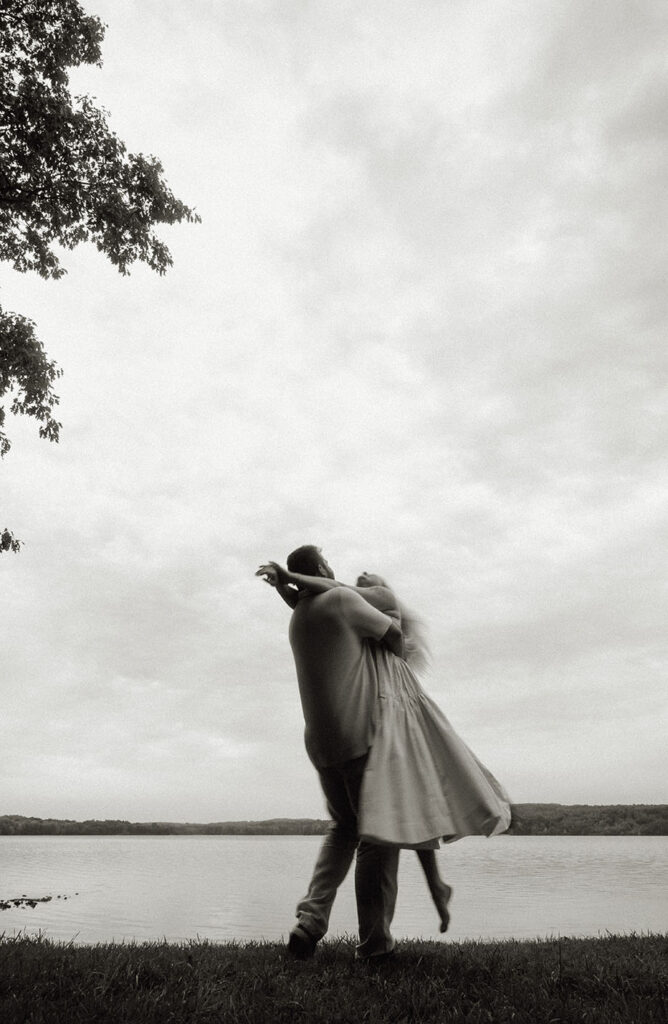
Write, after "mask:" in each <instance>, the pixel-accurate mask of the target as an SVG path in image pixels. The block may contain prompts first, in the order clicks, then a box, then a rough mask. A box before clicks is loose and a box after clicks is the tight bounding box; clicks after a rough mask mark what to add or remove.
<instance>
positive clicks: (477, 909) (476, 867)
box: [0, 836, 668, 943]
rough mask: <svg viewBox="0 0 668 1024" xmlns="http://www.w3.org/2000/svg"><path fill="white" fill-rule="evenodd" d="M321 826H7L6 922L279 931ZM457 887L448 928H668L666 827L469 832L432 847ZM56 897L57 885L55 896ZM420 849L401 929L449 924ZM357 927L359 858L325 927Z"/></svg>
mask: <svg viewBox="0 0 668 1024" xmlns="http://www.w3.org/2000/svg"><path fill="white" fill-rule="evenodd" d="M319 843H320V837H319V836H0V901H1V900H3V899H4V900H7V899H11V898H15V897H20V896H23V895H26V896H29V897H33V898H34V897H43V896H52V897H53V899H52V900H51V901H50V902H48V903H38V904H37V905H36V906H35V907H24V908H12V909H10V910H4V911H0V934H1V933H2V932H3V931H4V933H5V934H6V935H14V934H17V933H18V932H21V931H22V932H24V933H26V934H35V933H37V932H40V931H41V932H42V933H43V934H44V935H46V936H47V937H48V938H52V939H58V940H65V941H70V940H73V941H75V942H77V943H95V942H110V941H117V942H118V941H130V940H132V939H135V940H137V941H142V940H155V939H162V938H165V939H167V940H168V941H171V942H178V941H183V940H188V939H197V938H198V937H199V938H201V939H204V938H206V939H210V940H212V941H226V940H230V939H238V940H249V939H267V940H271V941H279V940H281V939H285V938H286V936H287V934H288V931H289V930H290V927H291V926H292V924H293V921H294V907H295V904H296V903H297V900H298V899H299V898H300V897H301V896H302V895H303V894H304V891H305V889H306V885H307V882H308V879H309V876H310V872H311V868H312V866H313V862H314V860H315V856H316V852H317V849H318V846H319ZM437 856H438V859H439V864H440V868H441V873H442V874H443V876H444V878H445V879H446V880H447V881H448V882H449V883H450V884H451V885H452V886H453V887H454V896H453V899H452V903H451V925H450V929H449V931H448V933H447V936H446V937H445V938H444V941H448V940H450V939H454V940H462V939H479V938H480V939H507V938H517V939H528V938H546V937H554V936H559V935H563V936H566V935H571V936H585V935H593V936H596V935H603V934H605V933H606V932H613V933H622V932H626V933H628V932H636V933H646V932H665V931H666V930H668V837H665V836H498V837H496V838H493V839H485V838H483V837H479V836H473V837H470V838H467V839H462V840H460V841H459V842H457V843H453V844H452V845H450V846H445V847H443V848H442V849H441V851H440V852H439V853H438V855H437ZM57 897H60V899H58V898H57ZM437 923H438V922H437V916H436V912H435V910H434V908H433V907H432V904H431V902H430V899H429V894H428V892H427V888H426V885H425V883H424V880H423V876H422V873H421V870H420V867H419V864H418V859H417V856H416V855H415V854H414V853H412V852H411V851H408V850H405V851H403V852H402V854H401V861H400V866H399V898H398V901H397V910H396V914H395V918H394V924H393V931H394V934H395V936H396V937H397V938H420V937H423V938H431V939H436V938H443V937H440V936H439V933H438V928H437ZM355 931H356V913H355V895H354V888H353V872H352V871H351V872H350V874H349V876H348V878H347V879H346V881H345V883H344V885H343V886H342V888H341V890H340V891H339V894H338V896H337V900H336V903H335V905H334V910H333V912H332V918H331V927H330V936H334V935H337V934H339V935H341V934H354V933H355Z"/></svg>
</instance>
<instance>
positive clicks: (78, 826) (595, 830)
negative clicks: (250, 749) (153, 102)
mask: <svg viewBox="0 0 668 1024" xmlns="http://www.w3.org/2000/svg"><path fill="white" fill-rule="evenodd" d="M512 811H513V817H512V823H511V826H510V828H509V829H508V831H507V832H506V833H505V835H516V836H585V835H597V836H599V835H603V836H665V835H668V804H513V807H512ZM327 825H328V821H326V820H323V819H321V818H271V819H268V820H264V821H218V822H208V823H204V824H198V823H192V822H182V823H181V822H171V821H144V822H132V821H121V820H115V819H114V820H110V819H106V820H98V819H89V820H86V821H72V820H70V819H60V818H34V817H26V816H24V815H20V814H6V815H1V816H0V836H20V835H24V836H45V835H70V836H80V835H214V836H215V835H322V834H323V833H324V832H325V830H326V828H327Z"/></svg>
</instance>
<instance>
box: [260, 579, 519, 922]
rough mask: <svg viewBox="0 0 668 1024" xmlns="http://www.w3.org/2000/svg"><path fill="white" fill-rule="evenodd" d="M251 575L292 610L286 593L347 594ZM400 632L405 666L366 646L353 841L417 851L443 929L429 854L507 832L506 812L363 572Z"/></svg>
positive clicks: (365, 587) (405, 618)
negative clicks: (368, 711)
mask: <svg viewBox="0 0 668 1024" xmlns="http://www.w3.org/2000/svg"><path fill="white" fill-rule="evenodd" d="M256 575H258V576H264V577H265V579H266V580H267V582H268V583H271V585H272V586H275V587H276V589H277V590H278V592H279V594H280V595H281V597H282V598H283V600H284V601H285V602H286V603H287V604H288V605H290V607H292V608H294V606H295V604H296V602H297V600H298V593H297V590H296V589H294V587H299V588H306V589H307V590H310V591H311V592H312V593H323V592H324V591H325V590H329V589H331V588H332V587H341V586H346V584H344V583H340V582H339V581H338V580H333V579H329V578H327V577H323V576H303V575H301V574H299V573H292V572H289V571H288V570H286V569H283V568H282V567H281V566H279V565H278V564H277V563H275V562H270V563H268V564H266V565H262V566H260V568H259V569H258V571H257V573H256ZM352 589H354V590H356V591H357V592H358V593H360V594H361V595H362V596H363V597H364V598H365V600H367V601H369V603H370V604H372V605H374V607H376V608H378V609H379V610H380V611H383V612H385V614H386V615H389V616H390V617H391V618H393V619H394V620H395V621H396V622H397V623H398V624H399V625H401V628H402V631H403V633H404V645H405V657H404V658H400V657H397V655H395V654H393V653H392V652H391V651H389V650H388V649H387V648H386V647H384V646H383V645H382V644H380V643H372V644H371V647H372V653H373V657H374V658H375V660H376V665H377V669H378V681H379V698H380V708H381V711H380V715H379V722H378V727H377V731H376V735H375V737H374V742H373V745H372V747H371V751H370V754H369V760H368V762H367V766H366V769H365V774H364V781H363V783H362V790H361V794H360V812H359V830H360V835H361V836H362V837H363V838H364V839H367V840H369V841H371V842H377V843H391V844H392V845H396V846H400V847H406V848H409V849H416V850H417V853H418V856H419V858H420V863H421V865H422V868H423V871H424V873H425V876H426V879H427V884H428V886H429V890H430V893H431V895H432V899H433V900H434V903H435V904H436V907H437V909H438V912H439V917H440V919H441V923H440V929H441V931H445V930H446V929H447V926H448V921H449V913H448V909H447V904H448V901H449V899H450V896H451V893H452V890H451V888H450V886H448V885H447V884H446V883H445V882H443V880H442V879H441V877H440V875H439V872H438V867H437V864H436V857H435V854H434V850H435V849H437V848H438V846H439V839H440V838H442V839H443V840H444V841H445V842H454V841H455V840H456V839H460V838H461V837H462V836H465V835H487V836H490V835H495V834H497V833H499V832H503V831H505V830H506V829H507V828H508V826H509V825H510V817H511V816H510V804H509V802H508V797H507V795H506V793H505V792H504V790H503V788H502V787H501V786H500V785H499V783H498V782H497V781H496V779H495V778H494V776H493V775H492V774H491V773H490V772H489V771H488V770H487V769H486V768H485V766H484V765H483V764H481V762H480V761H479V760H478V759H477V758H476V757H475V755H474V754H473V752H472V751H471V750H469V748H468V747H467V746H466V744H465V743H464V742H463V740H461V739H460V737H459V736H458V735H457V733H456V732H455V730H454V729H453V728H452V726H451V725H450V723H449V722H448V720H447V719H446V717H445V715H444V714H443V713H442V712H441V710H440V708H439V707H438V706H437V705H436V704H435V703H434V701H432V700H431V698H430V697H428V696H427V694H426V693H425V691H424V690H423V689H422V687H421V686H420V683H419V682H418V679H417V676H416V675H415V669H420V668H421V667H424V665H425V664H426V662H427V660H428V659H427V648H426V643H425V641H424V638H423V635H422V631H421V629H420V626H419V622H418V620H417V619H416V618H415V617H414V616H413V615H412V614H411V613H410V612H408V611H407V609H406V608H404V607H403V606H402V605H401V604H400V602H399V601H398V600H397V598H396V596H395V594H394V593H393V591H392V590H391V589H390V588H389V587H388V586H387V584H386V583H385V581H384V580H383V579H382V578H381V577H380V576H375V575H372V574H370V573H366V572H365V573H362V575H361V576H359V577H358V579H357V586H356V587H354V588H352Z"/></svg>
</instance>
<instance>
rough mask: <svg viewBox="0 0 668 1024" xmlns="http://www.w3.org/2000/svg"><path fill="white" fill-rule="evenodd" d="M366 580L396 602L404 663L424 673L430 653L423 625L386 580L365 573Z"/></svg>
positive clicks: (374, 574) (373, 574) (429, 659)
mask: <svg viewBox="0 0 668 1024" xmlns="http://www.w3.org/2000/svg"><path fill="white" fill-rule="evenodd" d="M366 578H367V580H373V581H374V583H373V586H376V587H385V589H386V590H389V591H390V593H391V594H392V596H393V597H394V600H395V602H396V607H397V611H398V612H399V614H400V615H401V632H402V633H403V636H404V653H405V656H406V661H407V662H408V664H409V665H410V667H411V668H412V669H413V670H414V671H415V672H424V671H425V669H427V668H428V667H429V662H430V661H431V652H430V650H429V643H428V641H427V632H426V629H425V626H424V623H423V622H422V620H421V619H419V618H418V617H417V615H416V614H415V612H413V611H411V609H410V608H407V607H406V605H405V604H404V603H403V602H402V601H400V600H399V599H398V597H397V595H396V594H395V593H394V591H393V590H392V587H391V586H390V585H389V583H388V582H387V580H385V579H383V577H382V576H378V575H377V574H376V573H367V574H366Z"/></svg>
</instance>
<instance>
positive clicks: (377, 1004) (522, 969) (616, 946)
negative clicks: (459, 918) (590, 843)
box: [0, 935, 668, 1024]
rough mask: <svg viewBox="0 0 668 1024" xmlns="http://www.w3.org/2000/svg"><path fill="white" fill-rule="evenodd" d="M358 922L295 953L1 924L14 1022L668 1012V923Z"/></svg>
mask: <svg viewBox="0 0 668 1024" xmlns="http://www.w3.org/2000/svg"><path fill="white" fill-rule="evenodd" d="M354 949H355V943H354V939H353V938H352V937H351V936H343V937H341V938H337V939H336V940H331V941H323V942H322V943H321V944H320V945H319V947H318V950H317V952H316V955H315V957H314V958H313V959H312V960H309V961H307V962H303V961H297V960H294V959H293V958H291V957H290V956H289V954H287V952H286V949H285V946H283V945H282V944H279V943H275V942H248V943H235V942H225V943H211V942H202V941H197V942H189V943H182V944H168V943H166V942H162V943H140V944H135V943H130V944H104V945H96V946H74V945H73V944H71V943H57V942H51V941H50V940H47V939H45V938H43V937H38V938H26V937H23V936H19V937H17V938H7V937H2V936H0V1019H2V1021H3V1024H23V1022H25V1021H30V1022H31V1024H61V1022H62V1021H67V1022H68V1024H88V1022H89V1021H96V1022H97V1024H104V1022H109V1024H112V1022H113V1024H117V1022H118V1021H132V1022H133V1024H163V1022H164V1021H174V1022H180V1021H183V1022H185V1021H188V1022H189V1024H217V1022H219V1021H225V1024H241V1022H243V1024H266V1022H267V1021H272V1024H288V1022H289V1024H293V1022H294V1021H296V1020H300V1021H307V1022H309V1024H349V1022H350V1024H353V1022H355V1024H357V1022H359V1021H363V1022H365V1024H387V1022H389V1021H391V1022H394V1024H409V1022H411V1024H412V1022H415V1024H437V1022H438V1024H447V1022H459V1021H467V1022H468V1024H482V1022H492V1024H506V1022H508V1024H510V1022H511V1021H512V1022H513V1024H536V1022H540V1021H553V1022H559V1024H568V1022H575V1021H578V1022H580V1024H582V1022H585V1024H586V1022H590V1024H629V1022H631V1021H632V1022H633V1024H660V1022H661V1024H662V1022H664V1021H665V1020H666V1010H667V1009H668V1006H667V1005H666V1004H667V1000H668V968H667V964H668V957H667V955H666V954H668V935H644V936H643V935H641V936H638V935H607V936H605V937H601V938H595V939H576V938H557V939H545V940H531V941H521V942H520V941H516V940H506V941H502V942H499V941H497V942H473V941H467V942H435V941H425V940H412V941H404V942H400V943H398V947H397V952H396V954H395V955H394V956H392V957H390V958H389V959H388V960H386V961H384V962H382V963H377V964H375V965H374V964H369V963H367V962H360V961H356V960H355V959H354Z"/></svg>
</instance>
